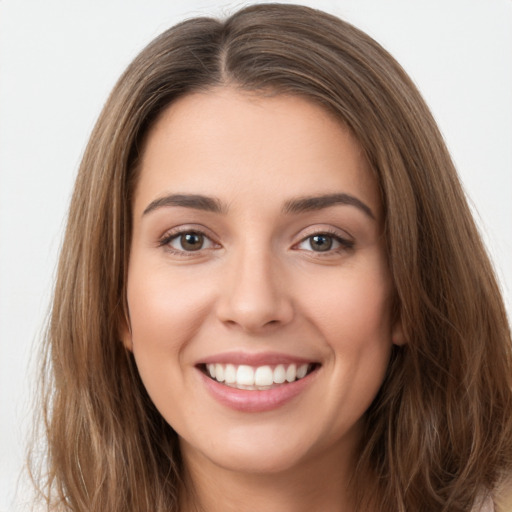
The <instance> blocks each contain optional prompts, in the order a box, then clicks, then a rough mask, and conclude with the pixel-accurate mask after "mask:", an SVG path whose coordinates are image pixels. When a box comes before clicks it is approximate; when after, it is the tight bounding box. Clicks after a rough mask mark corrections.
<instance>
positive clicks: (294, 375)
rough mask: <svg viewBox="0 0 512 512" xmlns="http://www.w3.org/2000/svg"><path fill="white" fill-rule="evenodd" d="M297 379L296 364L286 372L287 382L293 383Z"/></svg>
mask: <svg viewBox="0 0 512 512" xmlns="http://www.w3.org/2000/svg"><path fill="white" fill-rule="evenodd" d="M296 378H297V367H296V366H295V365H294V364H291V365H290V366H288V369H287V370H286V380H287V381H288V382H293V381H294V380H295V379H296Z"/></svg>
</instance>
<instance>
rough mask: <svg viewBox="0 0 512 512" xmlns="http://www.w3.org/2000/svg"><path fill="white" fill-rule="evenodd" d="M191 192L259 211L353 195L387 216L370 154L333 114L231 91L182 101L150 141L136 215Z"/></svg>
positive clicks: (290, 100) (293, 99) (281, 98)
mask: <svg viewBox="0 0 512 512" xmlns="http://www.w3.org/2000/svg"><path fill="white" fill-rule="evenodd" d="M192 192H193V193H198V194H203V195H215V196H219V197H220V198H221V199H224V197H225V199H226V201H228V202H230V203H237V202H241V203H243V202H245V203H244V204H248V203H251V202H254V203H259V205H260V206H262V205H263V203H270V202H271V201H272V200H275V201H276V202H277V201H281V202H283V201H286V199H287V197H298V196H304V195H315V194H316V195H319V194H328V193H335V192H340V193H354V194H356V195H359V196H362V197H361V199H364V201H365V202H368V203H370V204H371V207H372V209H373V210H374V211H375V212H376V213H377V214H380V209H381V207H380V198H379V194H378V187H377V184H376V181H375V178H374V176H373V173H372V172H371V170H370V168H369V165H368V163H367V161H366V159H365V157H364V154H363V151H362V149H361V147H360V145H359V143H358V142H357V140H356V139H355V137H354V136H353V135H352V134H351V132H350V130H349V129H348V128H347V127H346V126H345V125H344V124H343V123H342V122H341V121H339V120H338V119H336V118H335V117H334V115H332V114H331V113H329V112H328V111H327V110H326V109H324V108H322V107H320V106H319V105H317V104H315V103H313V102H312V101H309V100H307V99H304V98H302V97H297V96H291V95H274V96H271V97H264V96H261V95H255V94H253V93H246V92H241V91H239V90H235V89H231V88H219V89H214V90H211V91H208V92H201V93H194V94H189V95H187V96H184V97H182V98H180V99H179V100H177V101H176V102H174V103H173V104H171V105H170V106H169V107H168V108H167V109H166V110H165V111H164V112H163V113H162V115H161V116H160V117H159V119H158V120H157V122H156V123H155V124H154V126H153V127H152V128H151V130H150V132H149V134H148V136H147V139H146V142H145V145H144V149H143V154H142V158H141V166H140V176H139V182H138V186H137V189H136V194H135V203H136V204H135V205H134V206H135V211H141V209H143V208H144V207H145V206H144V205H145V204H146V205H147V203H148V202H149V201H151V200H154V198H155V197H156V196H158V195H159V194H162V193H192ZM262 201H263V203H262Z"/></svg>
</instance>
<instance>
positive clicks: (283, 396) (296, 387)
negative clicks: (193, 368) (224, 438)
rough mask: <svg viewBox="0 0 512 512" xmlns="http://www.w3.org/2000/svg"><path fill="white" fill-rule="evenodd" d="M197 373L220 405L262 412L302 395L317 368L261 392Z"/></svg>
mask: <svg viewBox="0 0 512 512" xmlns="http://www.w3.org/2000/svg"><path fill="white" fill-rule="evenodd" d="M198 372H199V373H200V375H201V378H202V379H203V382H204V384H205V386H206V388H207V389H208V391H209V392H210V393H211V395H212V396H213V397H214V398H215V399H216V400H217V401H218V402H220V403H221V404H222V405H225V406H227V407H229V408H230V409H234V410H236V411H242V412H264V411H272V410H274V409H278V408H279V407H282V406H283V405H285V404H286V403H288V402H290V401H291V400H292V399H293V398H295V397H296V396H297V395H299V394H300V393H302V392H303V391H304V390H305V389H306V388H307V387H308V386H309V385H310V384H311V383H312V382H313V380H314V379H315V377H316V374H317V373H318V368H317V369H316V370H314V371H312V372H311V373H310V374H308V375H306V376H305V377H303V378H302V379H299V380H296V381H295V382H291V383H289V384H283V385H281V386H278V387H276V388H272V389H266V390H263V391H258V390H247V389H237V388H232V387H229V386H226V385H224V384H221V383H220V382H217V381H216V380H213V379H211V378H210V377H208V376H207V375H205V374H204V373H203V372H202V371H201V370H199V369H198Z"/></svg>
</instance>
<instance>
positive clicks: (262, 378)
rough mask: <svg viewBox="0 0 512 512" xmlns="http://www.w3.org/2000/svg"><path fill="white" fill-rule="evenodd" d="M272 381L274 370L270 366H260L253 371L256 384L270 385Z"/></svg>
mask: <svg viewBox="0 0 512 512" xmlns="http://www.w3.org/2000/svg"><path fill="white" fill-rule="evenodd" d="M273 382H274V372H273V371H272V368H270V366H260V367H259V368H256V371H255V372H254V384H255V385H256V386H271V385H272V383H273Z"/></svg>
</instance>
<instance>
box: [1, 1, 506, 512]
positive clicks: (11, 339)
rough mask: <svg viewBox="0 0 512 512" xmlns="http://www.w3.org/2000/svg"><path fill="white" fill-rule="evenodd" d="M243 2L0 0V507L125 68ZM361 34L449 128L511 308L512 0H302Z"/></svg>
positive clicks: (8, 505)
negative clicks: (92, 160) (199, 21)
mask: <svg viewBox="0 0 512 512" xmlns="http://www.w3.org/2000/svg"><path fill="white" fill-rule="evenodd" d="M246 3H247V2H225V3H223V2H215V1H213V0H212V1H208V0H203V1H200V0H188V1H187V0H178V1H177V0H174V1H172V0H165V1H164V0H109V1H104V0H103V1H101V0H74V1H66V0H45V1H41V0H0V511H1V512H7V511H9V512H10V511H17V510H22V509H24V507H23V502H24V501H26V499H27V496H28V494H27V491H26V490H24V488H23V486H20V487H19V490H18V492H17V497H16V487H17V480H18V475H19V472H20V470H21V468H22V465H23V461H24V457H25V444H26V435H27V434H26V430H27V428H28V427H29V426H30V424H31V413H30V392H31V389H32V386H33V384H34V371H33V368H32V366H31V365H33V364H34V361H33V360H32V361H31V359H30V358H31V356H33V355H34V354H35V353H36V349H37V346H38V338H39V336H40V332H41V328H42V325H43V323H44V318H45V314H46V311H47V309H48V303H49V296H50V292H51V287H52V280H53V275H54V269H55V265H56V258H57V253H58V249H59V245H60V241H61V235H62V230H63V227H64V219H65V215H66V209H67V206H68V201H69V197H70V192H71V187H72V184H73V180H74V177H75V174H76V171H77V168H78V163H79V160H80V157H81V154H82V152H83V149H84V147H85V144H86V141H87V138H88V135H89V133H90V131H91V129H92V126H93V124H94V121H95V119H96V117H97V115H98V114H99V111H100V109H101V107H102V104H103V103H104V101H105V99H106V97H107V94H108V93H109V91H110V89H111V88H112V86H113V85H114V82H115V80H116V79H117V77H118V76H119V75H120V73H121V72H122V70H123V69H124V68H125V66H126V65H127V64H128V63H129V62H130V60H131V59H132V58H133V57H134V56H135V55H136V53H138V51H139V50H140V49H141V48H142V47H143V46H144V45H145V44H147V43H148V42H149V41H150V40H151V39H152V38H153V37H154V36H156V35H157V34H159V33H160V32H161V31H163V30H164V29H166V28H167V27H169V26H170V25H173V24H174V23H176V22H178V21H180V20H182V19H183V18H185V17H192V16H196V15H201V14H206V15H213V16H219V15H220V16H222V15H224V14H229V13H231V12H233V11H234V10H235V9H236V8H238V7H241V6H243V5H246ZM303 3H305V4H307V5H312V6H314V7H318V8H320V9H323V10H326V11H329V12H331V13H333V14H337V15H339V16H341V17H343V18H344V19H346V20H347V21H350V22H352V23H353V24H355V25H356V26H358V27H360V28H362V29H363V30H365V31H367V32H368V33H369V34H370V35H372V36H373V37H374V38H376V39H377V40H378V41H379V42H380V43H381V44H383V45H384V46H385V47H386V48H387V49H388V50H390V52H391V53H392V54H393V55H394V56H395V57H396V58H397V59H398V60H399V61H400V62H401V64H402V65H403V66H404V67H405V69H406V70H407V71H408V72H409V73H410V75H411V76H412V78H413V79H414V80H415V82H416V83H417V84H418V86H419V88H420V90H421V91H422V93H423V94H424V96H425V98H426V100H427V102H428V103H429V105H430V106H431V108H432V110H433V112H434V115H435V117H436V119H437V121H438V123H439V125H440V127H441V130H442V132H443V134H444V136H445V138H446V141H447V144H448V147H449V149H450V150H451V152H452V155H453V157H454V159H455V162H456V164H457V167H458V169H459V172H460V175H461V178H462V180H463V183H464V186H465V188H466V190H467V193H468V195H469V197H470V199H471V202H472V204H473V206H474V209H475V213H476V215H477V218H478V223H479V225H480V227H481V229H482V232H483V234H484V238H485V240H486V242H487V244H488V247H489V250H490V252H491V255H492V257H493V260H494V262H495V265H496V269H497V272H498V275H499V277H500V280H501V282H502V287H503V289H504V293H505V297H506V301H507V307H508V311H509V313H510V312H511V311H512V301H511V290H512V263H511V262H512V0H414V1H413V0H386V1H382V0H331V1H328V0H323V1H322V0H317V1H312V0H310V1H306V2H303Z"/></svg>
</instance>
